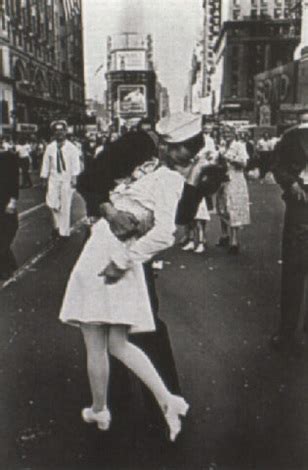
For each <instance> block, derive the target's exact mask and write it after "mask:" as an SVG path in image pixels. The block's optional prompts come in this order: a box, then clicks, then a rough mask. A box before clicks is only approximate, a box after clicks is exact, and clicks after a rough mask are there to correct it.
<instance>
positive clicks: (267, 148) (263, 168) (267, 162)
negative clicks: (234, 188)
mask: <svg viewBox="0 0 308 470" xmlns="http://www.w3.org/2000/svg"><path fill="white" fill-rule="evenodd" d="M272 147H273V146H272V141H271V138H270V135H269V133H268V132H264V133H263V136H262V137H261V139H259V140H258V142H257V151H258V156H259V169H260V179H261V182H263V181H264V178H265V176H266V175H267V173H268V172H269V170H270V167H271V159H272Z"/></svg>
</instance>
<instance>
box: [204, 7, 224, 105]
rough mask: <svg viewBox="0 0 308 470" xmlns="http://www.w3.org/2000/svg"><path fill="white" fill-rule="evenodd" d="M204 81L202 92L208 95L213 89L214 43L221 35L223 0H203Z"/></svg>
mask: <svg viewBox="0 0 308 470" xmlns="http://www.w3.org/2000/svg"><path fill="white" fill-rule="evenodd" d="M203 9H204V15H203V69H204V70H203V83H202V94H203V96H208V95H209V94H210V93H211V89H212V73H213V67H214V44H215V42H216V40H217V38H218V36H219V33H220V27H221V17H222V2H221V0H204V1H203Z"/></svg>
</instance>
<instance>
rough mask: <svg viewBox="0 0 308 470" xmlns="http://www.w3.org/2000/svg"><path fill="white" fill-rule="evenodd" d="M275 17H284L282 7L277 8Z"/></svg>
mask: <svg viewBox="0 0 308 470" xmlns="http://www.w3.org/2000/svg"><path fill="white" fill-rule="evenodd" d="M274 17H275V18H277V19H278V18H281V17H282V9H281V8H275V10H274Z"/></svg>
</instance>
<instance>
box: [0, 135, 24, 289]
mask: <svg viewBox="0 0 308 470" xmlns="http://www.w3.org/2000/svg"><path fill="white" fill-rule="evenodd" d="M18 166H19V165H18V159H17V156H16V154H15V152H13V151H12V150H11V149H9V148H8V147H7V145H6V144H5V143H3V141H2V139H1V138H0V279H1V280H5V279H8V278H9V277H10V276H11V275H12V273H13V272H14V271H15V269H16V267H17V264H16V260H15V257H14V254H13V252H12V250H11V244H12V242H13V240H14V237H15V235H16V232H17V229H18V219H17V199H18V187H19V181H18V180H19V168H18Z"/></svg>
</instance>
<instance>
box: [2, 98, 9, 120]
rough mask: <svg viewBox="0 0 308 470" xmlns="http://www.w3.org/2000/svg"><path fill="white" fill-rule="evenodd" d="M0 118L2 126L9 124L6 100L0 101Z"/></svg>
mask: <svg viewBox="0 0 308 470" xmlns="http://www.w3.org/2000/svg"><path fill="white" fill-rule="evenodd" d="M0 117H1V119H2V123H3V124H9V123H10V119H9V103H8V102H7V101H6V100H2V101H0Z"/></svg>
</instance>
